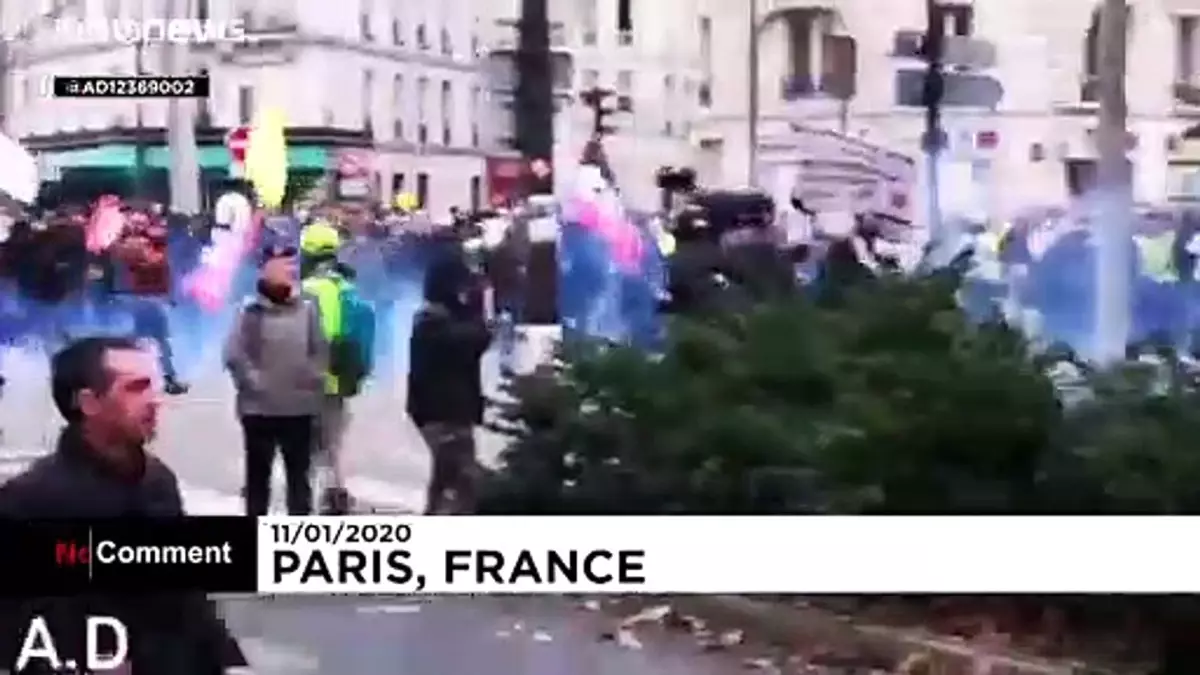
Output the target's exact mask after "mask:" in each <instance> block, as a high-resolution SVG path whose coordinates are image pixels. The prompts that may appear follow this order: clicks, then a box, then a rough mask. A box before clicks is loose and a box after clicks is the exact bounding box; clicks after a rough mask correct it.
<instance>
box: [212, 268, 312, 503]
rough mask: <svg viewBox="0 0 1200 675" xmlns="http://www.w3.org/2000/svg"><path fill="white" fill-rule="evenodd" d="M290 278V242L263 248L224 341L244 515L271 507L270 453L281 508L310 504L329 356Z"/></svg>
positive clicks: (307, 306) (306, 301) (294, 279)
mask: <svg viewBox="0 0 1200 675" xmlns="http://www.w3.org/2000/svg"><path fill="white" fill-rule="evenodd" d="M297 277H298V274H297V270H296V249H295V247H290V248H289V247H272V248H269V249H267V250H266V251H265V252H264V254H263V260H262V275H261V277H260V279H259V281H258V284H257V290H258V293H257V295H256V296H255V297H254V298H253V299H251V300H250V301H249V302H248V303H247V304H246V305H245V306H244V307H243V308H242V310H241V312H240V313H239V314H238V317H237V320H236V321H235V323H234V328H233V331H232V332H231V333H230V336H229V339H228V341H227V343H226V346H225V365H226V368H227V369H228V370H229V373H230V374H231V375H232V376H233V381H234V385H235V387H236V388H237V413H238V417H239V419H240V420H241V423H242V431H243V433H244V437H245V446H246V447H245V449H246V464H245V469H246V487H245V491H244V498H245V503H246V515H248V516H262V515H266V514H267V511H268V510H269V508H270V497H271V469H272V467H273V465H274V463H275V455H276V453H277V452H278V453H279V454H281V455H282V457H283V468H284V475H285V477H286V479H287V507H288V513H289V514H291V515H307V514H309V513H312V509H313V494H312V493H313V491H312V480H311V468H312V451H313V447H314V446H315V441H316V432H317V415H318V414H319V413H320V412H321V406H322V404H323V402H324V394H325V371H326V369H327V367H328V358H329V355H328V343H327V342H326V340H325V334H324V332H323V331H322V330H321V317H320V310H319V309H318V307H317V303H316V300H315V299H314V298H310V297H307V296H305V295H303V294H302V293H301V291H300V288H299V284H298V283H297V281H298V279H297Z"/></svg>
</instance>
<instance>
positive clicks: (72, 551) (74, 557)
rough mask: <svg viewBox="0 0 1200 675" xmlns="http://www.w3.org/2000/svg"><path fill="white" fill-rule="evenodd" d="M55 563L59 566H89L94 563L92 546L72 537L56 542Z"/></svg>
mask: <svg viewBox="0 0 1200 675" xmlns="http://www.w3.org/2000/svg"><path fill="white" fill-rule="evenodd" d="M54 564H55V565H57V566H59V567H87V566H90V565H91V564H92V547H91V546H88V545H87V544H80V543H79V542H76V541H72V540H70V539H59V540H58V541H56V542H54Z"/></svg>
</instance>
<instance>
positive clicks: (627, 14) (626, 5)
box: [617, 0, 633, 44]
mask: <svg viewBox="0 0 1200 675" xmlns="http://www.w3.org/2000/svg"><path fill="white" fill-rule="evenodd" d="M617 34H618V35H630V36H632V34H633V0H617ZM630 42H632V40H630ZM622 44H628V43H622Z"/></svg>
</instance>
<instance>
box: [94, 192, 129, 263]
mask: <svg viewBox="0 0 1200 675" xmlns="http://www.w3.org/2000/svg"><path fill="white" fill-rule="evenodd" d="M121 206H122V203H121V198H120V197H116V196H113V195H104V196H103V197H101V198H100V199H97V200H96V203H95V204H94V205H93V207H92V215H91V217H90V218H89V219H88V223H87V249H88V251H90V252H91V253H101V252H103V251H105V250H107V249H108V247H110V246H112V245H113V243H114V242H116V241H117V239H118V238H119V237H120V236H121V230H123V229H124V228H125V215H124V214H123V213H121Z"/></svg>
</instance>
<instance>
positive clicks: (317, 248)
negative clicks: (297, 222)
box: [300, 220, 342, 256]
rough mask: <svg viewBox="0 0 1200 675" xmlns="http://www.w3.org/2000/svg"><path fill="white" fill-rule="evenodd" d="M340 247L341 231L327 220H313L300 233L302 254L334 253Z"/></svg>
mask: <svg viewBox="0 0 1200 675" xmlns="http://www.w3.org/2000/svg"><path fill="white" fill-rule="evenodd" d="M341 247H342V235H341V233H340V232H338V230H337V228H336V227H334V226H333V225H330V224H329V221H327V220H318V221H315V222H313V223H312V224H311V225H309V226H308V227H305V228H304V230H303V231H301V233H300V252H301V253H303V254H304V255H308V256H319V255H334V254H336V253H337V252H338V250H339V249H340V248H341Z"/></svg>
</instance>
